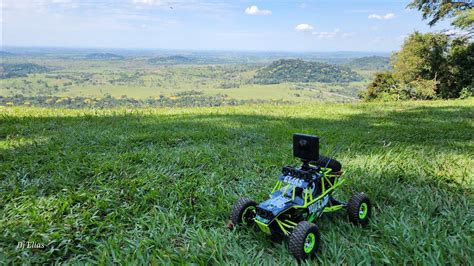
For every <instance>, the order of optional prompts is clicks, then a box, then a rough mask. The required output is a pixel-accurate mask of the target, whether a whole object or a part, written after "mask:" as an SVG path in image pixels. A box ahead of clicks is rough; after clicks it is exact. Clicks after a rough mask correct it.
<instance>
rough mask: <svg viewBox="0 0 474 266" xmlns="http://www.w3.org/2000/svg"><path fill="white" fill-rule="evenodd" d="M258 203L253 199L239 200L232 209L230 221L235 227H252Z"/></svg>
mask: <svg viewBox="0 0 474 266" xmlns="http://www.w3.org/2000/svg"><path fill="white" fill-rule="evenodd" d="M256 206H257V203H256V202H255V201H253V200H251V199H247V198H243V199H239V200H237V202H236V203H235V204H234V206H233V207H232V212H231V214H230V220H231V222H232V224H234V225H251V224H253V223H254V220H253V219H254V218H255V215H256Z"/></svg>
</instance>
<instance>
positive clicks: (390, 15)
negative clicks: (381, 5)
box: [369, 13, 395, 20]
mask: <svg viewBox="0 0 474 266" xmlns="http://www.w3.org/2000/svg"><path fill="white" fill-rule="evenodd" d="M394 18H395V14H393V13H388V14H385V15H379V14H370V15H369V19H378V20H389V19H394Z"/></svg>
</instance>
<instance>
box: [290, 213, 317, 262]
mask: <svg viewBox="0 0 474 266" xmlns="http://www.w3.org/2000/svg"><path fill="white" fill-rule="evenodd" d="M320 240H321V233H320V231H319V228H318V226H317V225H315V224H313V223H310V222H307V221H302V222H299V223H298V224H297V225H296V227H295V228H294V229H293V231H292V232H291V235H290V239H289V243H288V248H289V249H290V252H291V254H293V256H295V258H296V259H299V260H304V259H307V258H310V257H312V256H314V255H315V254H316V252H317V251H318V250H319V247H320Z"/></svg>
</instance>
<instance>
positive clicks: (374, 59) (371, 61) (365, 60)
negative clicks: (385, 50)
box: [344, 56, 391, 71]
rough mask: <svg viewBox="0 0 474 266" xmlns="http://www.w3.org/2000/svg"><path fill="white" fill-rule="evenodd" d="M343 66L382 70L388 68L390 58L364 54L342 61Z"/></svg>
mask: <svg viewBox="0 0 474 266" xmlns="http://www.w3.org/2000/svg"><path fill="white" fill-rule="evenodd" d="M344 65H345V66H347V67H349V68H351V69H357V70H373V71H374V70H375V71H383V70H389V69H390V68H391V66H390V58H389V57H384V56H366V57H359V58H353V59H350V60H349V62H347V63H344Z"/></svg>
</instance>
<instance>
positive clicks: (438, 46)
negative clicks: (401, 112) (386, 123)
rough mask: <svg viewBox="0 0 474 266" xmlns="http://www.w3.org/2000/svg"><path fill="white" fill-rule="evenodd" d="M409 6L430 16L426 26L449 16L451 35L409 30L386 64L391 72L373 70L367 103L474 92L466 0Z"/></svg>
mask: <svg viewBox="0 0 474 266" xmlns="http://www.w3.org/2000/svg"><path fill="white" fill-rule="evenodd" d="M409 7H410V8H415V9H418V10H420V11H421V12H422V13H423V17H424V18H425V19H428V18H430V19H431V20H430V22H429V24H430V25H434V24H436V23H437V22H438V21H440V20H442V19H443V18H448V17H450V18H453V20H452V25H453V26H454V27H456V28H458V29H457V30H456V31H455V33H454V34H452V33H451V34H448V33H420V32H414V33H413V34H411V35H410V36H408V37H407V38H406V39H405V42H404V43H403V45H402V48H401V50H400V51H398V52H396V53H394V54H393V55H392V57H391V60H390V63H391V65H392V67H393V70H392V71H387V72H379V73H376V74H375V77H374V79H373V81H372V82H371V83H370V84H369V85H368V87H367V90H366V91H363V92H362V93H361V94H360V97H361V98H362V99H364V100H366V101H374V100H382V101H393V100H410V99H411V100H431V99H452V98H466V97H470V96H472V95H473V93H474V42H473V40H472V36H473V35H474V10H473V7H474V6H473V4H472V3H471V2H468V1H466V2H464V1H459V2H456V3H454V2H451V1H435V0H414V1H413V2H412V3H411V4H410V5H409Z"/></svg>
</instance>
